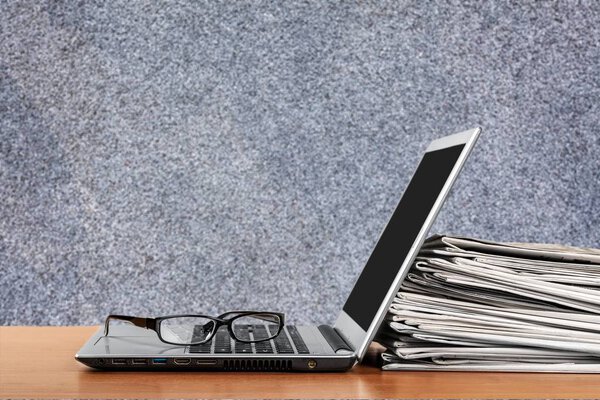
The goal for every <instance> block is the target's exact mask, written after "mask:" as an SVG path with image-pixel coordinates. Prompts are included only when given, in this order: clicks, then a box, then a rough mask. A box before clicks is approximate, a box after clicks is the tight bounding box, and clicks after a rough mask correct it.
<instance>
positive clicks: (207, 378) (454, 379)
mask: <svg viewBox="0 0 600 400" xmlns="http://www.w3.org/2000/svg"><path fill="white" fill-rule="evenodd" d="M95 329H97V327H0V397H2V398H9V397H11V398H23V397H29V398H38V397H41V398H64V397H69V398H326V397H329V398H342V397H343V398H365V397H371V398H384V397H387V398H389V397H396V398H595V397H600V375H584V374H524V373H485V372H481V373H463V372H382V371H380V370H379V369H378V368H377V367H375V366H373V365H360V366H357V367H355V368H354V369H352V370H351V371H350V372H346V373H252V372H241V373H240V372H236V373H227V372H212V373H210V372H101V371H95V370H92V369H89V368H87V367H85V366H83V365H81V364H79V363H78V362H77V361H75V359H74V355H75V353H76V351H77V350H78V349H79V348H80V346H81V345H83V343H84V342H85V340H86V339H87V338H88V337H89V336H90V335H91V334H92V333H93V332H94V330H95ZM376 352H377V349H375V348H373V349H371V354H370V356H371V358H372V359H373V358H375V357H376V356H377V354H376Z"/></svg>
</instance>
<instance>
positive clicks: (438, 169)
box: [335, 128, 481, 360]
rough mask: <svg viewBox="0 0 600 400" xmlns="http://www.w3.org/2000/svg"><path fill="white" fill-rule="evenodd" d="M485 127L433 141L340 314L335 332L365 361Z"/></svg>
mask: <svg viewBox="0 0 600 400" xmlns="http://www.w3.org/2000/svg"><path fill="white" fill-rule="evenodd" d="M480 131H481V129H480V128H476V129H471V130H468V131H465V132H461V133H457V134H454V135H450V136H446V137H444V138H441V139H438V140H435V141H433V142H432V143H431V144H430V145H429V147H428V148H427V151H426V153H425V155H424V156H423V159H422V160H421V162H420V164H419V166H418V168H417V170H416V172H415V174H414V175H413V178H412V179H411V181H410V183H409V184H408V187H407V188H406V191H405V192H404V195H403V196H402V199H401V200H400V203H399V204H398V206H397V207H396V210H395V211H394V213H393V214H392V217H391V219H390V221H389V222H388V224H387V226H386V227H385V228H384V229H383V232H382V233H381V235H380V237H379V240H378V241H377V244H376V245H375V249H374V250H373V252H372V253H371V256H370V257H369V260H368V261H367V264H366V265H365V267H364V269H363V271H362V273H361V274H360V276H359V278H358V280H357V281H356V283H355V285H354V288H353V289H352V292H351V293H350V296H349V297H348V299H347V300H346V304H344V307H343V310H342V312H341V313H340V315H339V316H338V319H337V321H336V323H335V328H336V329H337V330H338V332H340V333H341V334H342V335H343V336H344V338H346V339H347V340H348V341H349V342H350V344H351V345H352V347H353V348H354V349H355V350H356V355H357V357H358V359H359V360H360V359H362V358H363V357H364V355H365V353H366V351H367V348H368V347H369V344H370V343H371V341H372V340H373V338H374V336H375V334H376V332H377V329H379V326H380V325H381V322H382V321H383V319H384V317H385V314H386V312H387V310H388V308H389V306H390V304H391V302H392V300H393V299H394V296H395V295H396V293H397V292H398V290H399V289H400V285H401V284H402V281H403V280H404V278H405V277H406V274H407V273H408V270H409V268H410V266H411V264H412V262H413V260H414V259H415V257H416V255H417V253H418V252H419V248H420V247H421V245H422V244H423V241H424V240H425V237H426V235H427V232H428V231H429V228H430V227H431V225H432V224H433V221H434V220H435V217H436V216H437V214H438V212H439V210H440V208H441V207H442V204H443V203H444V200H445V199H446V196H447V195H448V192H449V191H450V188H451V187H452V185H453V183H454V181H455V180H456V177H457V176H458V173H459V172H460V170H461V169H462V166H463V164H464V162H465V160H466V159H467V156H468V155H469V153H470V152H471V149H472V148H473V145H474V144H475V141H476V140H477V138H478V136H479V133H480Z"/></svg>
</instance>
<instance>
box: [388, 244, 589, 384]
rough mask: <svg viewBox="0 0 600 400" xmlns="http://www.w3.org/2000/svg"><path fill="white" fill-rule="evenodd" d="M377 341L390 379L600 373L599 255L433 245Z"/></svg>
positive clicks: (536, 247)
mask: <svg viewBox="0 0 600 400" xmlns="http://www.w3.org/2000/svg"><path fill="white" fill-rule="evenodd" d="M386 318H387V320H386V323H385V324H384V325H383V327H382V329H381V330H380V332H379V334H378V341H379V342H380V343H381V344H383V345H384V346H386V348H387V351H386V352H385V353H384V354H383V359H384V365H383V369H384V370H446V371H515V372H516V371H524V372H525V371H527V372H531V371H538V372H594V373H598V372H600V250H596V249H585V248H576V247H566V246H557V245H543V244H529V243H527V244H526V243H497V242H490V241H485V240H478V239H468V238H462V237H450V236H433V237H431V238H429V239H427V241H426V242H425V243H424V244H423V247H422V248H421V251H420V252H419V255H418V257H417V258H416V260H415V262H414V263H413V265H412V268H411V270H410V271H409V274H408V276H407V278H406V279H405V281H404V283H403V285H402V288H401V290H400V292H399V293H398V294H397V296H396V298H395V299H394V302H393V303H392V305H391V307H390V310H389V312H388V315H387V317H386Z"/></svg>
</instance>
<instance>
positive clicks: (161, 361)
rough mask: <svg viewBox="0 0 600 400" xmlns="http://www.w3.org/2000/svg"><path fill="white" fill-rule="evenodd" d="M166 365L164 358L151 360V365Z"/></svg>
mask: <svg viewBox="0 0 600 400" xmlns="http://www.w3.org/2000/svg"><path fill="white" fill-rule="evenodd" d="M166 363H167V359H166V358H153V359H152V364H166Z"/></svg>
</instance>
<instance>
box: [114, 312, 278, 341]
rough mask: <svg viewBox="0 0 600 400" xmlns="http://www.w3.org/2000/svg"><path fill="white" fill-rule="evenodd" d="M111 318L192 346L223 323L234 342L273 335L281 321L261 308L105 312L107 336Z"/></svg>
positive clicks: (165, 338)
mask: <svg viewBox="0 0 600 400" xmlns="http://www.w3.org/2000/svg"><path fill="white" fill-rule="evenodd" d="M111 320H118V321H126V322H129V323H132V324H133V325H135V326H139V327H140V328H146V329H152V330H153V331H155V332H156V333H157V334H158V338H159V339H160V340H161V341H163V342H165V343H168V344H174V345H179V346H193V345H197V344H202V343H206V342H208V341H210V340H211V339H212V338H213V336H214V335H215V333H216V332H217V330H218V329H219V328H220V327H222V326H227V329H228V331H229V335H230V336H231V337H232V338H234V339H235V340H237V341H238V342H244V343H256V342H264V341H266V340H270V339H273V338H275V337H277V335H279V333H280V332H281V329H282V328H283V325H284V314H282V313H277V312H265V311H229V312H226V313H224V314H221V315H219V316H218V317H211V316H208V315H170V316H165V317H157V318H144V317H130V316H127V315H112V314H111V315H109V316H108V317H106V320H105V321H104V336H108V330H109V325H110V321H111Z"/></svg>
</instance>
